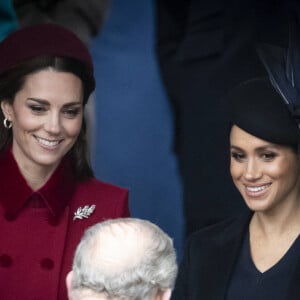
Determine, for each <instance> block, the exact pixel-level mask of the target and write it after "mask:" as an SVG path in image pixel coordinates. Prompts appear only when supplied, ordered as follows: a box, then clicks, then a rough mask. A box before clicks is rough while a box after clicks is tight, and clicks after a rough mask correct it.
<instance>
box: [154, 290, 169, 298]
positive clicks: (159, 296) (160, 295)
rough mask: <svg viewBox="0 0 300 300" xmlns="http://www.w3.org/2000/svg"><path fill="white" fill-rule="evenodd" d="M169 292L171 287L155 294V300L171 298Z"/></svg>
mask: <svg viewBox="0 0 300 300" xmlns="http://www.w3.org/2000/svg"><path fill="white" fill-rule="evenodd" d="M171 294H172V291H171V289H167V290H166V291H164V292H161V293H159V295H157V296H156V300H169V299H170V298H171Z"/></svg>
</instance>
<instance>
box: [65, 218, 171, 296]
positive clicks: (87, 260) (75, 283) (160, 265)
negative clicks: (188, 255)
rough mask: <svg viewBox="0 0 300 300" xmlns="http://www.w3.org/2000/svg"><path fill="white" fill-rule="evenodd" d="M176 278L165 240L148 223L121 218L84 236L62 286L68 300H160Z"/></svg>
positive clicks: (108, 222) (152, 225)
mask: <svg viewBox="0 0 300 300" xmlns="http://www.w3.org/2000/svg"><path fill="white" fill-rule="evenodd" d="M176 275H177V264H176V255H175V250H174V247H173V243H172V240H171V239H170V237H169V236H168V235H167V234H166V233H164V232H163V231H162V230H161V229H160V228H159V227H158V226H156V225H154V224H153V223H151V222H149V221H145V220H140V219H134V218H122V219H114V220H108V221H104V222H102V223H98V224H96V225H94V226H92V227H90V228H89V229H88V230H87V231H86V232H85V234H84V236H83V238H82V240H81V242H80V244H79V245H78V247H77V250H76V253H75V258H74V263H73V271H72V272H70V273H69V275H68V277H67V287H68V292H69V298H70V299H71V300H94V299H95V300H96V299H97V300H98V299H103V300H104V299H114V300H121V299H122V300H129V299H130V300H154V299H155V300H156V299H157V300H158V299H163V300H166V299H169V297H170V294H171V289H172V288H173V285H174V281H175V277H176Z"/></svg>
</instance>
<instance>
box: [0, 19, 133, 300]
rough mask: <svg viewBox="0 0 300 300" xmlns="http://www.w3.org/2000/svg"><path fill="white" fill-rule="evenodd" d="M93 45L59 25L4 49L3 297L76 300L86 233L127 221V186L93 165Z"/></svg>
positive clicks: (0, 150) (22, 36)
mask: <svg viewBox="0 0 300 300" xmlns="http://www.w3.org/2000/svg"><path fill="white" fill-rule="evenodd" d="M94 87H95V82H94V76H93V64H92V60H91V57H90V54H89V52H88V50H87V48H86V47H85V45H84V44H83V43H82V42H81V41H80V40H79V39H78V38H77V37H76V36H75V35H74V34H73V33H72V32H70V31H69V30H66V29H64V28H62V27H60V26H57V25H54V24H43V25H35V26H32V27H26V28H23V29H21V30H19V31H16V32H14V33H13V34H11V35H10V36H9V37H8V38H6V39H5V40H4V41H3V42H2V43H1V44H0V101H1V113H0V118H1V124H2V127H1V128H0V176H1V185H0V290H1V299H6V300H10V299H11V300H12V299H14V300H15V299H23V300H26V299H28V300H29V299H30V300H32V299H39V300H43V299H47V300H50V299H53V300H54V299H61V300H65V299H67V293H66V288H65V277H66V274H67V272H68V271H69V270H70V269H71V264H72V258H73V254H74V250H75V248H76V245H77V243H78V242H79V240H80V237H81V236H82V234H83V232H84V230H85V229H86V228H87V227H88V226H91V225H93V224H95V223H97V222H99V221H101V220H105V219H109V218H117V217H126V216H128V215H129V211H128V201H127V197H128V195H127V194H128V193H127V190H126V189H123V188H120V187H116V186H113V185H111V184H107V183H104V182H101V181H98V180H96V179H95V178H94V176H93V171H92V169H91V167H90V165H89V163H88V159H87V153H86V148H87V146H86V126H85V120H84V107H85V104H86V103H87V101H88V98H89V95H90V94H91V92H92V91H93V90H94Z"/></svg>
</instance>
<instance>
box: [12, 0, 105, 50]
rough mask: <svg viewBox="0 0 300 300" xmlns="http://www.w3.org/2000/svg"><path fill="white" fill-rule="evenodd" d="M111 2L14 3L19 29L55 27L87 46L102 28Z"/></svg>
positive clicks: (48, 0) (56, 0)
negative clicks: (61, 27) (69, 33)
mask: <svg viewBox="0 0 300 300" xmlns="http://www.w3.org/2000/svg"><path fill="white" fill-rule="evenodd" d="M109 3H110V0H84V1H82V0H46V1H45V0H35V1H32V0H13V4H14V8H15V11H16V14H17V17H18V21H19V25H20V27H21V28H22V27H25V26H30V25H35V24H40V23H55V24H58V25H61V26H63V27H65V28H67V29H69V30H71V31H73V32H74V33H75V34H76V35H77V36H78V37H79V38H80V39H81V40H82V41H83V42H84V43H85V44H86V45H88V44H90V42H91V40H92V38H93V37H94V36H96V35H97V34H98V33H99V31H100V29H101V28H102V24H103V20H104V19H105V16H106V12H107V9H108V7H109Z"/></svg>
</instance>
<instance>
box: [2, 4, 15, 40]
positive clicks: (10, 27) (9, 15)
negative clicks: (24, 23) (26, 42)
mask: <svg viewBox="0 0 300 300" xmlns="http://www.w3.org/2000/svg"><path fill="white" fill-rule="evenodd" d="M17 27H18V21H17V16H16V14H15V11H14V8H13V3H12V0H2V1H1V3H0V41H2V40H3V39H4V38H5V37H6V36H7V35H9V34H10V33H11V32H13V31H14V30H16V29H17Z"/></svg>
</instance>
